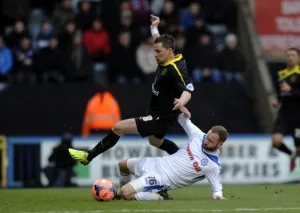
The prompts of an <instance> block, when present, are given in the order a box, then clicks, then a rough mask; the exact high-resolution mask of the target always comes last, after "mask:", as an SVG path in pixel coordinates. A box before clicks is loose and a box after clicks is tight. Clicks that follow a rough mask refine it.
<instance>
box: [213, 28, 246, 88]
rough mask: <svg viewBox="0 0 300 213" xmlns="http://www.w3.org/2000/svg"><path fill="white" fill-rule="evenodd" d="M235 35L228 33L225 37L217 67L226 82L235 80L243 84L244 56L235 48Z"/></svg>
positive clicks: (236, 41)
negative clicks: (223, 47)
mask: <svg viewBox="0 0 300 213" xmlns="http://www.w3.org/2000/svg"><path fill="white" fill-rule="evenodd" d="M237 44H238V40H237V37H236V35H234V34H228V35H227V36H226V38H225V49H224V50H223V51H222V52H221V53H220V54H219V57H218V67H219V69H220V70H221V73H222V74H223V75H224V77H225V80H226V82H231V81H236V82H239V83H241V84H243V77H242V73H243V72H244V56H243V55H242V53H241V52H240V51H239V50H238V48H237Z"/></svg>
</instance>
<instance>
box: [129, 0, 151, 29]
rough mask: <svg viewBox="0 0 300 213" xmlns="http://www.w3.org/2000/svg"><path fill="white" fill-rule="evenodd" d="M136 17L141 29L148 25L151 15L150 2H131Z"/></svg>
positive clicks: (146, 0)
mask: <svg viewBox="0 0 300 213" xmlns="http://www.w3.org/2000/svg"><path fill="white" fill-rule="evenodd" d="M129 1H130V3H131V8H132V11H133V13H134V16H135V18H136V20H137V22H138V24H139V26H140V27H143V26H144V25H147V23H148V22H149V15H150V2H149V0H129Z"/></svg>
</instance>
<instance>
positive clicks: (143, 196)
mask: <svg viewBox="0 0 300 213" xmlns="http://www.w3.org/2000/svg"><path fill="white" fill-rule="evenodd" d="M135 199H136V200H163V199H164V198H163V197H162V196H160V195H159V194H157V193H155V192H139V193H136V194H135Z"/></svg>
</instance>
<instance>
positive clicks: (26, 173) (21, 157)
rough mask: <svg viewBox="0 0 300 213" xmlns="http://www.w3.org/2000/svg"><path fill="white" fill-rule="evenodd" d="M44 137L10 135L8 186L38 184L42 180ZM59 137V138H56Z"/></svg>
mask: <svg viewBox="0 0 300 213" xmlns="http://www.w3.org/2000/svg"><path fill="white" fill-rule="evenodd" d="M42 139H43V137H28V138H24V137H8V138H7V144H8V152H7V153H8V161H9V162H10V165H9V167H8V170H7V186H8V187H10V188H12V187H14V188H15V187H18V188H19V187H24V186H29V187H30V186H32V187H34V186H38V185H39V182H40V173H41V167H40V157H41V156H40V143H41V141H42ZM54 139H57V138H54Z"/></svg>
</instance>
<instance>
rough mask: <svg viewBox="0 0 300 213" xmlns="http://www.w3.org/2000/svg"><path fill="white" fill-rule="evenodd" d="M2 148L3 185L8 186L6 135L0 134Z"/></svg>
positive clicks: (0, 146)
mask: <svg viewBox="0 0 300 213" xmlns="http://www.w3.org/2000/svg"><path fill="white" fill-rule="evenodd" d="M0 150H1V187H2V188H6V187H7V166H8V161H7V143H6V137H5V136H0Z"/></svg>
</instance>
